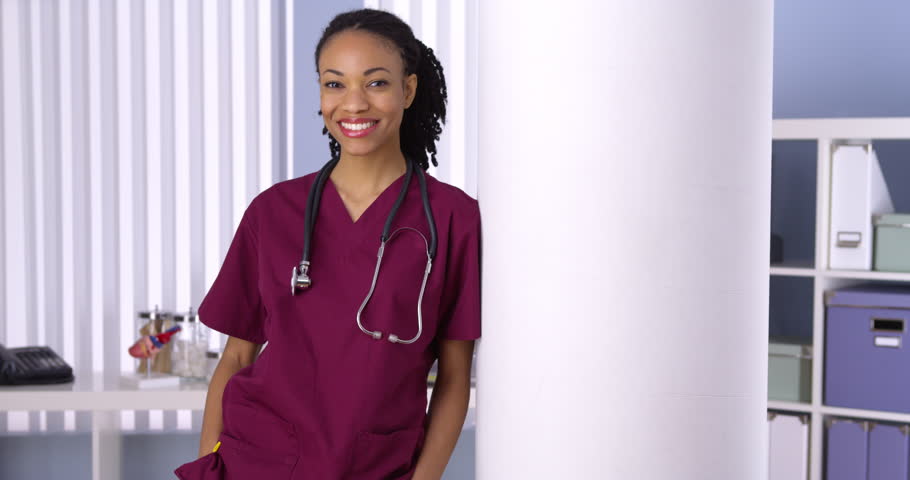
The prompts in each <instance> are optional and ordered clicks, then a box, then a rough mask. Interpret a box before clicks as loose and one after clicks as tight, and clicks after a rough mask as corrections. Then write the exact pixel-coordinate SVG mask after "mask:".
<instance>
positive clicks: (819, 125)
mask: <svg viewBox="0 0 910 480" xmlns="http://www.w3.org/2000/svg"><path fill="white" fill-rule="evenodd" d="M771 135H772V138H773V139H774V140H815V139H820V138H832V139H835V138H843V139H879V140H884V139H910V118H905V117H895V118H822V119H817V118H813V119H797V118H794V119H776V120H774V122H773V127H772V134H771Z"/></svg>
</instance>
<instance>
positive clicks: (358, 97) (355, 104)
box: [343, 88, 370, 113]
mask: <svg viewBox="0 0 910 480" xmlns="http://www.w3.org/2000/svg"><path fill="white" fill-rule="evenodd" d="M343 108H344V110H345V111H346V112H350V113H358V112H363V111H365V110H367V109H368V108H370V105H369V103H368V102H367V98H366V95H365V94H364V92H363V90H362V89H360V88H349V89H348V90H347V92H345V95H344V103H343Z"/></svg>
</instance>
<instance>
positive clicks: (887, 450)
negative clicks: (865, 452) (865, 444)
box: [866, 423, 910, 480]
mask: <svg viewBox="0 0 910 480" xmlns="http://www.w3.org/2000/svg"><path fill="white" fill-rule="evenodd" d="M908 434H910V427H908V426H907V425H889V424H885V423H874V424H872V428H871V430H870V431H869V469H868V472H869V474H868V476H867V477H866V479H867V480H892V479H895V478H899V479H905V478H907V474H908V472H910V470H908V468H907V467H908V454H907V453H908V452H910V442H908Z"/></svg>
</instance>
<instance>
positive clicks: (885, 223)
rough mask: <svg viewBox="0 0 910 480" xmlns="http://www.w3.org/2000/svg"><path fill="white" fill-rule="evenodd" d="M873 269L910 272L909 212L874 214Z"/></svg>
mask: <svg viewBox="0 0 910 480" xmlns="http://www.w3.org/2000/svg"><path fill="white" fill-rule="evenodd" d="M874 223H875V254H874V256H875V263H874V268H875V270H881V271H885V272H910V214H900V213H890V214H887V215H876V216H875V220H874Z"/></svg>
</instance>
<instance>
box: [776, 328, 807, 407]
mask: <svg viewBox="0 0 910 480" xmlns="http://www.w3.org/2000/svg"><path fill="white" fill-rule="evenodd" d="M768 399H769V400H783V401H786V402H803V403H809V402H810V401H811V399H812V346H810V345H805V344H803V343H801V342H799V341H797V340H792V339H782V338H772V339H771V342H770V343H769V344H768Z"/></svg>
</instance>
